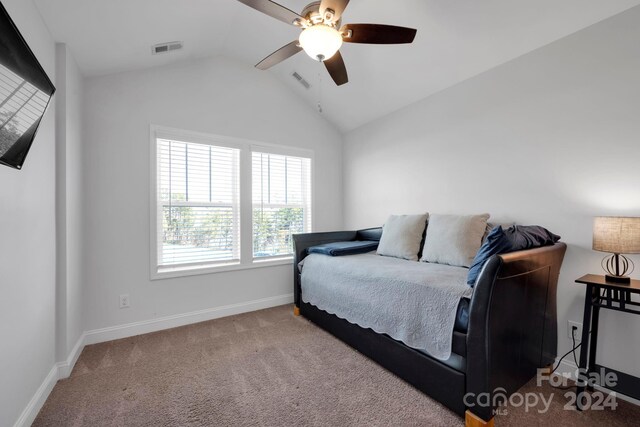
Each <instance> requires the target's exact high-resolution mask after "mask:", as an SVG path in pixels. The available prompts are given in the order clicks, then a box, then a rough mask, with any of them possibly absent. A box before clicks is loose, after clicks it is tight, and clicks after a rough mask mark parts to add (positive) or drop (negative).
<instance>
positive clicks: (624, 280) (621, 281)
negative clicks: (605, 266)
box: [604, 274, 631, 285]
mask: <svg viewBox="0 0 640 427" xmlns="http://www.w3.org/2000/svg"><path fill="white" fill-rule="evenodd" d="M604 278H605V280H606V281H607V282H611V283H616V284H618V285H629V284H631V277H629V276H612V275H610V274H605V276H604Z"/></svg>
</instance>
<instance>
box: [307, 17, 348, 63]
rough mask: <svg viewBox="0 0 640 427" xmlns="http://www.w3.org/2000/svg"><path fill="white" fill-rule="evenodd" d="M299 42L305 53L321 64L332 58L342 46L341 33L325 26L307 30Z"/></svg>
mask: <svg viewBox="0 0 640 427" xmlns="http://www.w3.org/2000/svg"><path fill="white" fill-rule="evenodd" d="M298 40H299V42H300V46H302V48H303V49H304V51H305V53H306V54H307V55H309V56H310V57H311V58H312V59H314V60H315V61H320V62H322V61H326V60H327V59H329V58H331V57H332V56H333V55H335V54H336V52H337V51H338V50H339V49H340V47H341V46H342V35H341V34H340V32H339V31H338V30H336V29H335V28H333V27H330V26H328V25H324V24H317V25H314V26H312V27H309V28H306V29H305V30H304V31H302V33H300V38H299V39H298Z"/></svg>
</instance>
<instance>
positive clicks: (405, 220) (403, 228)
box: [377, 214, 475, 261]
mask: <svg viewBox="0 0 640 427" xmlns="http://www.w3.org/2000/svg"><path fill="white" fill-rule="evenodd" d="M428 218H429V214H424V215H391V216H390V217H389V219H387V222H385V223H384V226H383V227H382V237H380V244H379V245H378V252H377V253H378V255H384V256H391V257H395V258H404V259H408V260H412V261H417V260H418V252H420V243H421V242H422V234H423V233H424V229H425V227H426V226H427V219H428ZM474 255H475V254H474Z"/></svg>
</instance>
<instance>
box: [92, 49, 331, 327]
mask: <svg viewBox="0 0 640 427" xmlns="http://www.w3.org/2000/svg"><path fill="white" fill-rule="evenodd" d="M85 83H86V86H85V91H86V98H85V106H86V108H85V112H86V126H85V134H84V140H85V143H86V145H85V152H84V154H83V160H84V164H85V173H84V175H83V176H84V195H83V203H84V207H85V210H84V229H83V231H84V232H83V247H84V252H85V271H86V272H87V274H86V276H85V277H84V280H83V282H84V283H85V284H86V289H85V291H86V298H85V307H86V324H85V327H86V329H87V330H92V329H96V328H104V327H110V326H115V325H122V324H126V323H130V322H138V321H145V320H151V319H156V318H159V317H164V316H170V315H176V314H182V313H188V312H192V311H196V310H205V309H209V308H214V307H220V306H225V305H229V304H236V303H242V302H247V301H252V300H257V299H262V298H269V297H275V296H281V295H287V294H290V293H292V272H291V269H292V267H291V265H285V266H277V267H268V268H261V269H252V270H244V271H238V272H226V273H216V274H208V275H200V276H190V277H184V278H178V279H165V280H156V281H150V280H149V256H150V254H149V217H150V216H149V191H150V189H149V173H150V172H149V161H150V160H149V158H150V153H149V125H150V124H157V125H162V126H169V127H174V128H179V129H186V130H193V131H199V132H206V133H211V134H217V135H226V136H232V137H237V138H246V139H250V140H256V141H263V142H269V143H276V144H282V145H288V146H296V147H302V148H310V149H313V150H315V176H316V182H315V201H316V205H315V218H314V225H315V228H316V229H317V230H331V229H337V228H340V227H341V225H342V190H341V188H342V179H341V175H342V174H341V170H342V161H341V156H342V139H341V136H340V134H339V133H337V131H335V130H334V128H333V127H331V126H330V125H329V124H328V123H327V122H326V121H325V120H323V119H322V118H321V117H320V116H319V115H318V114H317V113H316V112H315V111H314V110H313V109H311V108H310V107H309V106H307V104H305V103H304V102H303V101H302V100H301V99H299V98H298V97H296V96H295V95H293V94H291V93H290V92H289V90H288V89H286V88H285V87H283V86H282V84H281V83H279V82H278V81H277V80H276V79H274V78H273V77H272V76H271V75H270V74H269V73H265V72H261V71H258V70H255V69H254V68H253V67H251V66H248V65H243V64H239V63H236V62H234V61H233V60H230V59H226V58H223V57H217V58H213V59H208V60H200V61H196V62H191V63H187V64H182V65H178V66H169V67H163V68H154V69H150V70H143V71H135V72H128V73H122V74H115V75H110V76H105V77H95V78H90V79H87V80H86V82H85ZM120 294H130V301H131V308H129V309H119V308H118V296H119V295H120Z"/></svg>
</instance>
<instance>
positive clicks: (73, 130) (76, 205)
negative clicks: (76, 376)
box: [56, 43, 84, 361]
mask: <svg viewBox="0 0 640 427" xmlns="http://www.w3.org/2000/svg"><path fill="white" fill-rule="evenodd" d="M56 86H57V89H58V91H57V95H56V234H57V235H56V245H57V255H58V256H57V265H56V272H57V277H56V288H57V291H56V292H57V297H56V300H57V304H56V340H57V345H56V347H57V349H56V357H57V360H58V361H64V360H66V359H67V357H68V356H69V354H70V353H71V351H72V349H73V347H74V346H75V345H76V343H77V341H78V339H79V338H80V336H81V335H82V333H83V332H84V325H83V323H82V292H83V290H82V283H81V270H82V268H83V259H82V246H81V235H80V233H81V231H82V203H81V189H82V108H83V106H82V101H83V97H82V93H83V77H82V75H81V74H80V71H79V70H78V66H77V65H76V62H75V60H74V58H73V56H72V55H71V53H70V52H69V50H68V49H67V46H66V45H65V44H63V43H58V44H56Z"/></svg>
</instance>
